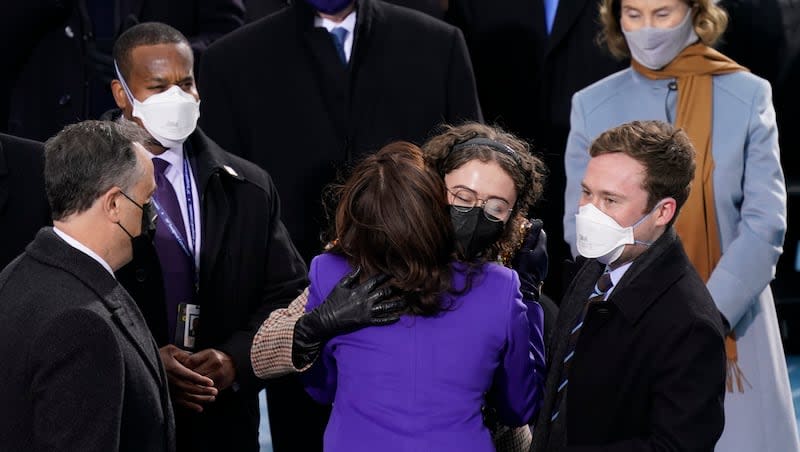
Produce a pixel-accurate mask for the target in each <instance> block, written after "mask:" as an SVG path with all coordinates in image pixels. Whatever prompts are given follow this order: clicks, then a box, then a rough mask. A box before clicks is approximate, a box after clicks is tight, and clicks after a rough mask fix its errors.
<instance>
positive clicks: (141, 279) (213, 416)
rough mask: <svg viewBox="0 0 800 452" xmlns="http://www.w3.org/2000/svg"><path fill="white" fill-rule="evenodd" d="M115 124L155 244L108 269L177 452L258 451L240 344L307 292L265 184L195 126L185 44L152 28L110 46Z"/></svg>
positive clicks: (250, 383)
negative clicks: (145, 157)
mask: <svg viewBox="0 0 800 452" xmlns="http://www.w3.org/2000/svg"><path fill="white" fill-rule="evenodd" d="M114 58H115V65H116V68H117V79H116V80H114V81H113V82H112V85H111V89H112V93H113V95H114V99H115V101H116V103H117V105H118V107H119V109H120V110H121V111H120V112H116V114H115V115H114V116H120V117H118V118H117V120H119V121H123V122H125V121H128V122H135V123H136V124H138V125H139V126H141V127H142V128H143V129H144V130H146V131H147V133H148V134H149V136H150V137H151V138H152V140H151V142H149V143H147V145H146V147H147V150H148V151H149V157H150V158H151V159H152V161H153V167H154V169H155V179H156V184H157V189H156V192H155V194H154V196H153V206H154V207H155V208H156V210H157V211H158V213H159V222H158V226H157V227H156V230H155V238H154V240H153V242H152V244H150V243H144V244H143V246H142V247H139V248H140V249H139V248H137V250H135V251H138V253H137V254H136V256H134V259H133V261H132V262H131V263H130V264H128V265H126V266H125V267H123V268H121V269H120V270H119V271H118V272H117V277H118V279H119V281H120V283H121V284H122V285H123V286H124V287H125V288H126V289H127V290H128V291H129V292H130V294H131V295H132V296H133V298H134V299H135V300H136V302H137V304H138V305H139V307H140V308H141V310H142V313H143V314H144V317H145V320H146V321H147V325H148V327H149V328H150V330H151V331H152V333H153V336H154V337H155V339H156V342H157V344H158V346H159V352H160V357H161V364H162V365H163V368H164V369H165V370H166V374H167V378H168V380H169V383H170V397H171V399H172V402H173V404H174V405H175V423H176V432H177V451H191V452H201V451H212V450H214V451H216V450H236V451H251V452H254V451H257V450H258V449H259V443H258V424H259V414H258V399H257V394H258V391H259V390H261V389H262V388H263V383H262V381H261V380H259V379H257V378H256V376H255V375H254V374H253V370H252V366H251V364H250V343H251V341H252V338H253V336H254V334H255V331H256V329H258V327H259V326H260V325H261V323H262V322H263V321H264V320H265V319H266V317H267V316H268V315H269V313H270V312H271V311H272V310H274V309H276V308H281V307H285V306H287V305H288V304H289V302H290V301H291V300H292V299H293V298H295V297H296V296H297V295H298V294H299V293H300V291H301V290H302V289H303V288H304V287H305V286H306V280H305V275H306V267H305V265H304V263H303V261H302V259H301V258H300V255H299V253H298V252H297V251H296V249H295V247H294V245H293V244H292V242H291V240H290V238H289V234H288V232H287V231H286V228H285V227H284V226H283V223H282V222H281V219H280V201H279V199H278V194H277V190H276V189H275V186H274V185H273V183H272V180H271V179H270V177H269V175H268V174H267V173H266V172H265V171H264V170H262V169H261V168H259V167H257V166H256V165H254V164H252V163H250V162H247V161H245V160H243V159H241V158H239V157H236V156H234V155H232V154H229V153H228V152H226V151H225V150H223V149H222V148H221V147H220V146H219V145H217V144H216V143H215V142H214V141H212V140H211V139H209V138H208V137H207V136H206V135H205V134H204V133H203V132H202V131H201V130H200V129H199V128H197V127H196V124H197V119H198V117H199V103H200V98H199V95H198V93H197V89H196V88H195V81H194V73H193V66H194V62H193V57H192V51H191V48H190V47H189V43H188V41H186V38H185V37H184V36H183V35H182V34H180V32H178V31H177V30H175V29H173V28H171V27H169V26H167V25H164V24H159V23H143V24H139V25H137V26H134V27H132V28H130V29H129V30H127V31H126V32H125V33H123V34H122V35H121V36H120V37H119V39H118V40H117V41H116V44H115V47H114Z"/></svg>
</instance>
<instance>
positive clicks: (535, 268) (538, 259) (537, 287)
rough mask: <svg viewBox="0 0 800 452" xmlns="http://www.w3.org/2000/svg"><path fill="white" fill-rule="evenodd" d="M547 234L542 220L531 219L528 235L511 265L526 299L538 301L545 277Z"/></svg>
mask: <svg viewBox="0 0 800 452" xmlns="http://www.w3.org/2000/svg"><path fill="white" fill-rule="evenodd" d="M547 260H548V258H547V235H546V234H545V232H544V229H542V220H538V219H535V220H531V228H530V229H529V230H528V236H527V237H525V241H524V242H522V247H520V249H519V251H517V254H515V255H514V259H512V260H511V266H512V267H513V268H514V270H516V271H517V274H518V275H519V282H520V291H521V292H522V297H523V298H525V299H526V300H533V301H539V296H540V295H541V291H542V281H544V279H545V278H546V277H547Z"/></svg>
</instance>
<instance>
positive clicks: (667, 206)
mask: <svg viewBox="0 0 800 452" xmlns="http://www.w3.org/2000/svg"><path fill="white" fill-rule="evenodd" d="M677 209H678V203H677V202H676V201H675V199H674V198H665V199H664V200H663V201H661V204H660V205H659V206H658V208H657V209H656V211H655V212H653V215H654V216H655V217H656V226H666V225H668V224H669V222H670V221H672V218H673V217H674V216H675V212H676V210H677Z"/></svg>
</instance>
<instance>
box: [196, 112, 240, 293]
mask: <svg viewBox="0 0 800 452" xmlns="http://www.w3.org/2000/svg"><path fill="white" fill-rule="evenodd" d="M187 143H188V144H189V148H188V149H187V152H188V155H189V162H190V166H191V167H192V171H193V172H194V178H195V183H196V184H197V190H198V191H199V192H200V222H201V224H202V231H201V234H202V237H203V240H202V243H201V246H200V281H201V284H202V281H208V275H210V274H211V273H213V271H214V267H215V266H216V265H217V263H218V261H219V256H220V253H221V251H222V243H223V241H224V239H225V234H226V232H227V228H228V218H229V217H230V203H229V201H228V194H227V192H226V191H225V187H224V186H223V184H222V178H223V177H230V178H234V179H242V176H241V175H240V173H239V172H238V171H236V169H235V168H233V167H231V166H230V165H229V163H230V162H228V161H227V159H226V157H225V155H226V154H225V151H223V150H222V148H220V147H219V145H217V144H216V143H214V142H213V141H212V140H210V139H209V138H208V137H207V136H206V135H205V134H204V133H203V131H202V130H200V129H199V128H198V129H197V130H195V132H194V133H193V134H192V135H191V137H190V138H189V141H187Z"/></svg>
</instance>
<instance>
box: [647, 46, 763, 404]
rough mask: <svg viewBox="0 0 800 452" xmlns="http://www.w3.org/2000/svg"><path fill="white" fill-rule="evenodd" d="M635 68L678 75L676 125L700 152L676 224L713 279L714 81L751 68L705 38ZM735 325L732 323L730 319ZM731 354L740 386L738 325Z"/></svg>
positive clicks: (716, 254)
mask: <svg viewBox="0 0 800 452" xmlns="http://www.w3.org/2000/svg"><path fill="white" fill-rule="evenodd" d="M632 65H633V69H634V70H636V71H637V72H639V73H640V74H642V75H643V76H645V77H647V78H649V79H651V80H659V79H672V78H675V79H677V83H678V114H677V117H676V118H675V126H676V127H678V128H681V129H683V130H684V132H686V134H687V135H688V136H689V139H690V140H691V142H692V144H693V145H694V148H695V152H696V153H697V156H696V162H697V170H696V171H695V174H694V180H693V181H692V191H691V193H690V194H689V198H688V199H687V200H686V203H685V204H684V205H683V207H682V208H681V213H680V215H679V216H678V218H677V220H676V221H675V229H676V231H677V232H678V236H680V238H681V242H683V247H684V248H685V250H686V254H687V255H688V256H689V260H690V261H691V262H692V264H693V265H694V267H695V268H696V269H697V272H698V273H699V274H700V276H701V277H702V278H703V281H706V282H707V281H708V279H709V278H710V277H711V272H712V271H713V270H714V267H716V265H717V263H718V262H719V259H720V256H721V255H722V251H721V246H720V240H719V230H718V228H717V213H716V209H715V207H714V181H713V177H712V175H713V171H714V158H713V156H712V153H711V130H712V118H713V111H712V105H713V91H714V87H713V81H712V78H713V76H715V75H721V74H729V73H732V72H738V71H747V68H745V67H743V66H740V65H739V64H737V63H736V62H735V61H733V60H731V59H730V58H728V57H726V56H725V55H723V54H721V53H719V52H717V51H716V50H714V49H712V48H710V47H708V46H706V45H705V44H702V43H697V44H693V45H690V46H688V47H686V48H685V49H683V51H682V52H681V53H680V54H679V55H678V56H677V57H675V59H674V60H672V62H670V63H669V64H668V65H667V66H666V67H664V68H663V69H661V70H658V71H654V70H652V69H648V68H646V67H644V66H642V65H641V64H639V63H638V62H636V60H632ZM731 326H733V325H731ZM725 351H726V354H727V357H728V381H727V389H728V391H729V392H732V391H733V382H734V379H735V381H736V386H737V389H738V390H739V392H744V385H743V382H745V383H748V385H749V382H747V379H746V378H745V377H744V374H743V373H742V371H741V369H739V366H738V362H737V361H738V354H737V352H736V335H735V334H734V332H733V331H731V333H730V334H729V335H728V337H727V338H726V339H725Z"/></svg>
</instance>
